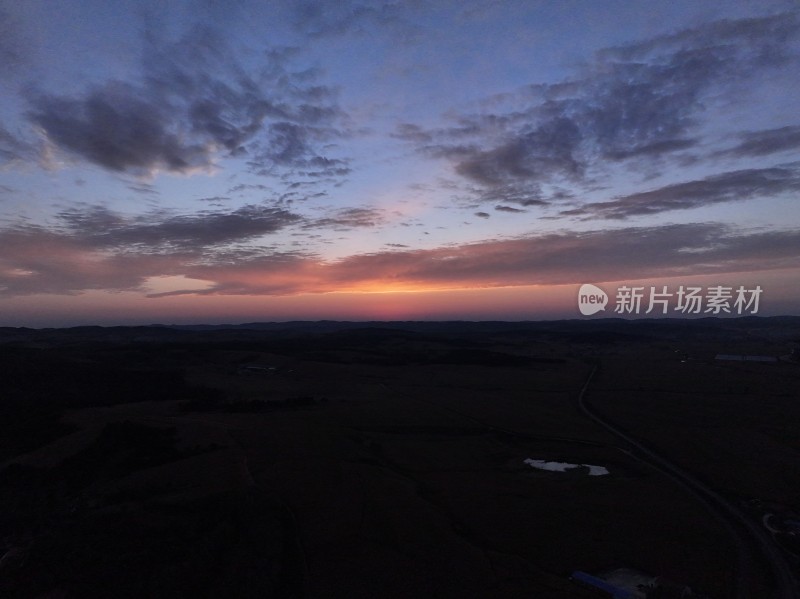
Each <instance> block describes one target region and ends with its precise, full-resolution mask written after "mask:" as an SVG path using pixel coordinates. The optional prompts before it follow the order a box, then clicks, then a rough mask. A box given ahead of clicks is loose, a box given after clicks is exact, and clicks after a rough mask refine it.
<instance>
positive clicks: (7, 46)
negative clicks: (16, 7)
mask: <svg viewBox="0 0 800 599" xmlns="http://www.w3.org/2000/svg"><path fill="white" fill-rule="evenodd" d="M23 30H24V24H23V23H22V22H21V21H20V19H18V18H17V17H16V16H15V15H12V14H11V13H9V11H8V10H6V9H5V8H3V7H0V76H6V75H10V74H12V73H17V72H19V71H20V70H21V69H22V67H23V66H24V65H25V64H26V63H27V62H28V53H29V52H30V44H29V43H28V40H27V39H26V37H25V36H24V35H23V33H22V32H23Z"/></svg>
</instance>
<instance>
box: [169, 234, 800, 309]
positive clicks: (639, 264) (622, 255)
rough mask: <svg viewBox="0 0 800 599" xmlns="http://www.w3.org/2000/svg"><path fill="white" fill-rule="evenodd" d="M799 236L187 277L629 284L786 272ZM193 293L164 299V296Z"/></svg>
mask: <svg viewBox="0 0 800 599" xmlns="http://www.w3.org/2000/svg"><path fill="white" fill-rule="evenodd" d="M799 242H800V232H797V231H789V232H778V231H773V232H767V233H749V234H748V233H737V232H735V231H733V230H730V229H728V228H726V227H725V226H722V225H717V224H698V225H667V226H662V227H648V228H627V229H618V230H613V231H590V232H586V233H561V234H551V235H542V236H534V237H525V238H520V239H514V240H500V241H486V242H480V243H474V244H466V245H460V246H453V247H443V248H437V249H433V250H408V251H394V250H393V251H387V252H378V253H374V254H364V255H355V256H350V257H347V258H344V259H342V260H339V261H335V262H323V261H320V260H319V259H317V258H313V257H292V258H291V259H289V260H287V261H285V262H283V263H281V262H276V261H274V260H270V259H269V258H264V259H260V258H259V259H256V260H254V261H252V262H248V263H244V264H239V265H234V266H232V267H229V268H228V267H226V268H219V267H216V266H214V265H203V266H200V267H197V268H192V269H189V273H188V274H187V275H186V276H190V277H191V278H196V279H201V280H206V281H211V282H213V285H212V286H211V287H210V288H209V289H207V290H204V291H202V292H200V293H203V294H228V293H236V294H240V293H249V294H293V293H325V292H331V291H357V290H365V291H381V290H383V291H386V290H391V289H396V290H402V289H421V288H422V289H447V288H465V287H467V288H469V287H473V288H474V287H496V286H515V285H533V284H571V283H579V282H585V281H586V280H592V281H597V282H603V281H617V280H626V279H627V280H636V279H641V278H657V277H674V276H680V275H686V276H688V275H697V274H711V273H725V272H742V271H754V270H766V269H773V268H787V267H794V266H796V264H797V259H798V258H799V257H800V243H799ZM181 293H195V291H186V292H181V291H177V292H170V295H180V294H181Z"/></svg>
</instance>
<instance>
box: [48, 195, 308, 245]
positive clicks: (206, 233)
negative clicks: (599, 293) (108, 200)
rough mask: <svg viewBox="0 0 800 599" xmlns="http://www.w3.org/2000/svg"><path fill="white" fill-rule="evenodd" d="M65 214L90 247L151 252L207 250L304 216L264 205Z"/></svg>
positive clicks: (69, 229)
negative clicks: (176, 211)
mask: <svg viewBox="0 0 800 599" xmlns="http://www.w3.org/2000/svg"><path fill="white" fill-rule="evenodd" d="M59 219H60V221H61V222H62V223H63V231H64V232H65V233H66V234H67V235H68V237H69V238H70V239H76V240H80V241H81V243H82V244H83V245H85V246H86V247H89V248H96V249H101V248H108V249H116V250H119V251H128V250H136V251H140V252H145V253H169V252H203V251H205V250H207V249H208V248H210V247H212V246H215V245H219V244H226V243H231V242H242V241H247V240H249V239H253V238H257V237H260V236H262V235H268V234H270V233H275V232H277V231H280V230H281V229H284V228H286V227H288V226H290V225H293V224H298V223H301V222H302V220H303V219H302V217H301V216H299V215H297V214H293V213H291V212H289V211H287V210H283V209H281V208H272V207H266V206H259V205H248V206H244V207H242V208H239V209H238V210H234V211H228V212H226V211H217V212H212V211H208V212H201V213H199V214H195V215H188V216H187V215H177V216H174V215H166V214H159V213H154V214H148V215H144V216H138V217H124V216H122V215H120V214H117V213H115V212H111V211H110V210H108V209H106V208H103V207H92V208H90V209H83V210H81V209H71V210H66V211H63V212H61V213H60V214H59Z"/></svg>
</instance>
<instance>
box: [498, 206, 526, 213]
mask: <svg viewBox="0 0 800 599" xmlns="http://www.w3.org/2000/svg"><path fill="white" fill-rule="evenodd" d="M494 209H495V210H497V211H498V212H511V213H514V214H519V213H521V212H527V210H522V209H520V208H514V207H513V206H502V205H500V206H495V207H494Z"/></svg>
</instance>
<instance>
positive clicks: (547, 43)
mask: <svg viewBox="0 0 800 599" xmlns="http://www.w3.org/2000/svg"><path fill="white" fill-rule="evenodd" d="M0 90H1V91H0V326H32V327H48V326H71V325H79V324H102V325H112V324H148V323H165V324H166V323H198V322H208V323H236V322H248V321H270V320H276V321H282V320H319V319H340V320H414V319H419V320H430V319H436V320H449V319H467V320H483V319H492V320H528V319H552V318H575V317H582V316H581V315H580V313H579V312H578V299H577V294H578V289H579V287H580V286H581V285H582V284H584V283H591V284H594V285H597V286H599V288H601V289H603V290H605V291H606V292H607V293H608V295H609V296H611V302H610V304H609V308H608V309H607V310H605V311H603V312H601V313H599V314H597V315H596V316H593V317H608V316H620V315H622V316H630V317H633V316H637V315H639V314H638V311H637V312H632V311H629V312H627V313H624V312H619V313H616V312H615V311H614V310H612V309H611V306H612V305H614V299H615V294H616V293H618V289H619V288H620V287H624V286H628V287H635V286H641V287H643V288H644V289H645V290H651V287H652V288H653V289H658V290H661V291H664V290H665V289H666V290H667V291H668V293H669V294H670V295H671V296H673V297H672V299H671V300H670V301H671V302H677V301H678V299H677V291H678V290H679V289H681V288H688V287H690V286H695V287H699V288H701V289H702V290H703V293H706V294H707V293H708V290H709V289H712V288H714V287H721V286H724V287H726V288H729V289H730V290H731V293H732V295H733V296H735V294H736V290H737V289H743V290H744V291H745V292H752V291H753V290H755V289H756V288H759V289H760V295H759V301H760V305H759V308H758V310H759V311H758V312H757V313H758V314H760V315H778V314H797V315H800V210H798V208H797V202H798V193H799V192H800V109H798V108H797V97H798V96H800V9H798V5H797V3H796V2H794V1H792V2H786V1H774V2H773V1H760V2H750V1H748V2H738V1H733V0H728V1H724V2H722V1H704V2H696V1H695V0H690V1H684V0H674V1H670V2H654V1H653V2H649V1H638V0H637V1H633V0H626V1H622V0H603V1H602V2H599V1H598V2H593V1H577V0H575V1H569V0H564V1H545V2H537V1H533V0H531V1H526V2H516V1H513V2H512V1H508V2H495V1H472V0H459V1H452V2H450V1H429V2H416V1H408V2H378V1H376V2H367V1H359V2H350V1H348V0H343V1H339V2H335V3H334V2H321V1H320V2H316V1H309V2H303V1H296V0H292V1H286V2H280V1H274V2H263V1H259V2H249V1H246V0H240V1H230V2H226V3H220V2H211V1H210V0H203V1H200V0H197V1H183V2H181V1H175V2H170V3H163V2H160V1H152V2H151V1H119V2H113V3H109V2H106V1H105V0H87V1H83V2H73V3H60V2H53V1H52V0H49V1H44V0H26V2H14V1H6V0H0ZM617 297H618V296H617ZM751 297H752V293H751ZM732 300H733V297H731V302H730V305H731V306H733V301H732ZM617 305H618V304H617ZM679 307H680V306H679V304H677V303H670V304H669V306H668V307H667V306H665V308H664V309H665V311H666V310H669V312H668V315H669V316H687V314H686V313H685V311H684V312H681V311H680V310H678V308H679ZM657 312H658V311H657ZM657 312H656V313H654V314H653V315H660V314H658V313H657ZM751 313H754V312H752V304H751ZM716 314H717V313H716V312H711V313H707V312H706V311H705V308H704V310H703V311H702V312H701V313H700V314H699V315H700V316H702V315H716ZM735 314H736V311H735V310H731V311H730V312H729V313H726V312H720V313H719V315H720V316H727V315H735Z"/></svg>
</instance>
